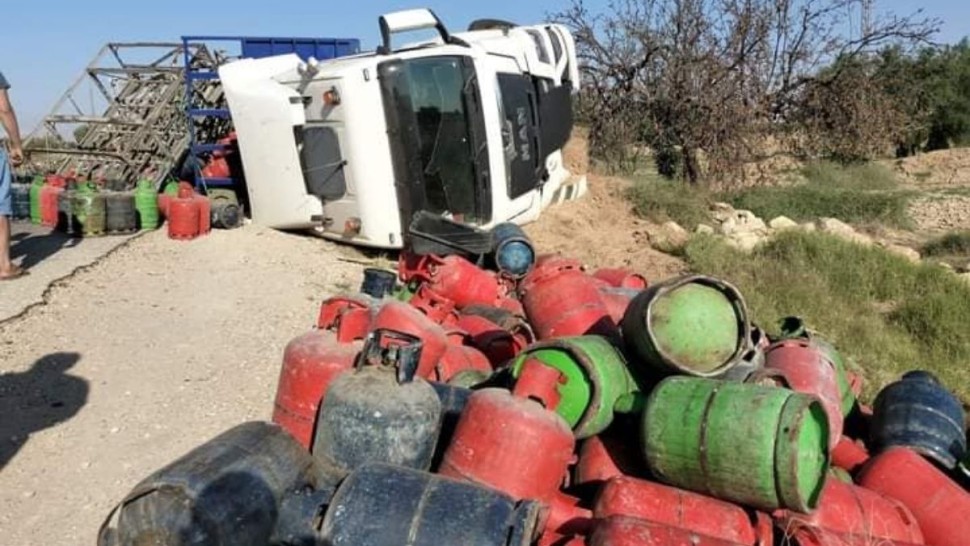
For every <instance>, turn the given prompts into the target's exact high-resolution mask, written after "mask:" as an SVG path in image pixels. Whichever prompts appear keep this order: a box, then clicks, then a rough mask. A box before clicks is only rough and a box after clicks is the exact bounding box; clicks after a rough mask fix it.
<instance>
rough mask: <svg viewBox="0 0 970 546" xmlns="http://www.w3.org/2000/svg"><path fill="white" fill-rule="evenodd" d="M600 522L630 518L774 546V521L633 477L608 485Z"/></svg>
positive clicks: (599, 502)
mask: <svg viewBox="0 0 970 546" xmlns="http://www.w3.org/2000/svg"><path fill="white" fill-rule="evenodd" d="M593 513H594V514H595V515H596V517H597V518H608V517H610V516H629V517H634V518H638V519H643V520H647V521H652V522H655V523H660V524H663V525H669V526H671V527H678V528H680V529H685V530H688V531H691V532H694V533H698V534H701V535H705V536H708V537H712V538H718V539H721V540H725V541H728V542H731V543H737V544H745V545H747V546H772V544H773V540H774V532H773V530H772V524H771V520H770V519H769V518H768V517H767V516H766V515H765V514H762V513H760V512H749V511H748V510H745V509H744V508H741V507H740V506H737V505H734V504H731V503H729V502H725V501H721V500H718V499H714V498H711V497H706V496H704V495H700V494H697V493H692V492H690V491H684V490H681V489H676V488H674V487H668V486H666V485H660V484H658V483H653V482H648V481H645V480H638V479H636V478H629V477H617V478H613V479H611V480H610V481H608V482H606V485H604V486H603V488H602V489H601V490H600V493H599V496H598V497H597V499H596V505H595V507H594V508H593Z"/></svg>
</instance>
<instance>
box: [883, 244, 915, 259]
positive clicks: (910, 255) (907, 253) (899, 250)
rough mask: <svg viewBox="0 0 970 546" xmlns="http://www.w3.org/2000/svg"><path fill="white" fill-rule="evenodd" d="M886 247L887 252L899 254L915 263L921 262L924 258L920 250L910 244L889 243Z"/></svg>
mask: <svg viewBox="0 0 970 546" xmlns="http://www.w3.org/2000/svg"><path fill="white" fill-rule="evenodd" d="M884 248H885V249H886V252H891V253H893V254H896V255H897V256H902V257H903V258H906V259H907V260H909V261H911V262H913V263H919V261H920V259H921V258H922V256H920V254H919V252H917V251H915V250H913V249H912V248H909V247H908V246H903V245H893V244H888V245H886V246H885V247H884Z"/></svg>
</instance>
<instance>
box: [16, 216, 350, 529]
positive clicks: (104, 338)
mask: <svg viewBox="0 0 970 546" xmlns="http://www.w3.org/2000/svg"><path fill="white" fill-rule="evenodd" d="M351 253H352V251H349V250H347V249H343V248H338V247H336V246H335V245H332V244H329V243H326V242H323V241H320V240H315V239H312V238H307V237H299V236H294V235H287V234H282V233H278V232H274V231H271V230H263V229H259V228H255V227H246V228H243V229H240V230H236V231H214V232H213V233H212V235H211V236H209V237H207V238H204V239H200V240H197V241H193V242H189V243H178V242H175V241H170V240H168V239H167V238H165V234H164V233H163V232H161V231H159V232H155V233H151V234H149V235H147V236H144V237H141V238H140V239H138V240H135V241H133V242H132V243H131V244H129V245H128V246H127V247H125V248H123V249H121V250H119V251H118V252H116V253H115V254H113V255H111V256H110V257H109V258H106V259H105V260H103V261H102V262H100V263H99V264H98V265H96V266H94V267H93V268H92V269H90V270H87V271H84V272H81V273H79V274H78V275H76V276H75V277H74V278H72V279H70V280H69V281H67V282H65V283H63V285H62V286H60V287H57V288H55V289H54V290H53V293H52V294H51V297H50V299H49V303H48V305H46V306H42V307H38V308H36V309H34V310H32V311H30V312H29V313H28V314H27V315H26V316H25V317H23V318H21V319H17V320H15V321H12V322H8V323H6V324H3V325H0V537H2V538H0V543H2V544H4V545H5V546H32V545H38V544H44V545H51V546H54V545H75V544H78V545H83V544H93V543H94V539H95V535H96V532H97V529H98V525H99V524H100V523H101V519H102V518H103V517H104V516H105V514H107V512H108V510H109V509H110V508H111V506H112V504H113V503H114V502H117V501H118V500H119V499H120V498H121V497H122V496H123V495H124V494H125V493H126V492H127V491H128V490H129V489H130V488H131V486H132V485H134V484H135V483H136V482H137V481H139V480H140V479H142V478H143V477H145V476H146V475H147V474H148V473H150V472H151V471H153V470H154V469H156V468H158V467H160V466H162V465H164V464H166V463H167V462H169V461H171V460H172V459H173V458H175V457H177V456H179V455H180V454H182V453H184V452H186V451H188V450H189V449H191V448H192V447H194V446H196V445H198V444H199V443H201V442H203V441H205V440H206V439H208V438H210V437H212V436H214V435H215V434H217V433H219V432H220V431H222V430H224V429H226V428H228V427H230V426H232V425H234V424H236V423H240V422H243V421H247V420H252V419H268V418H269V415H270V411H271V404H272V397H273V391H274V389H275V383H276V376H277V373H278V371H279V364H280V355H281V351H282V348H283V346H284V344H285V343H286V342H287V340H289V339H290V338H292V337H294V336H295V335H297V334H299V333H301V332H303V331H305V330H306V329H308V328H309V327H310V326H311V324H312V321H313V319H314V318H315V313H316V310H317V308H318V305H319V301H320V300H321V298H323V297H324V296H326V295H328V294H330V293H332V292H334V291H338V290H340V289H346V288H348V287H350V288H356V286H357V284H358V283H359V275H360V270H361V268H360V266H359V265H355V264H350V263H346V262H342V261H340V260H338V256H340V255H348V254H351ZM358 258H359V256H358Z"/></svg>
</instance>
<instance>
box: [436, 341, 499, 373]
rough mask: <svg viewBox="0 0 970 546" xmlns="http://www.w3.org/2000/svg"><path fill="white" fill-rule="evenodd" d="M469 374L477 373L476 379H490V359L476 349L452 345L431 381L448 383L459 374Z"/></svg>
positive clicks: (449, 346) (439, 362) (446, 350)
mask: <svg viewBox="0 0 970 546" xmlns="http://www.w3.org/2000/svg"><path fill="white" fill-rule="evenodd" d="M467 372H476V375H475V377H482V378H484V377H488V376H489V375H491V373H492V364H491V363H490V362H489V361H488V357H486V356H485V355H484V354H483V353H482V352H481V351H479V350H478V349H476V348H475V347H469V346H467V345H455V344H454V343H451V344H449V345H448V348H447V349H445V354H444V355H442V357H441V360H439V361H438V365H437V366H436V367H435V371H434V373H433V374H432V376H431V379H432V380H433V381H439V382H441V383H448V382H449V381H451V380H453V379H455V378H456V377H458V375H459V374H463V373H467ZM477 382H478V381H475V383H477Z"/></svg>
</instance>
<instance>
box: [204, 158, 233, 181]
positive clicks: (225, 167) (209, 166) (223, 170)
mask: <svg viewBox="0 0 970 546" xmlns="http://www.w3.org/2000/svg"><path fill="white" fill-rule="evenodd" d="M202 176H203V177H205V178H229V177H230V176H231V172H230V169H229V163H228V162H227V161H226V158H225V157H223V156H222V154H219V155H218V156H217V155H216V154H213V155H212V158H211V159H209V161H208V162H207V163H206V164H205V167H203V168H202Z"/></svg>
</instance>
